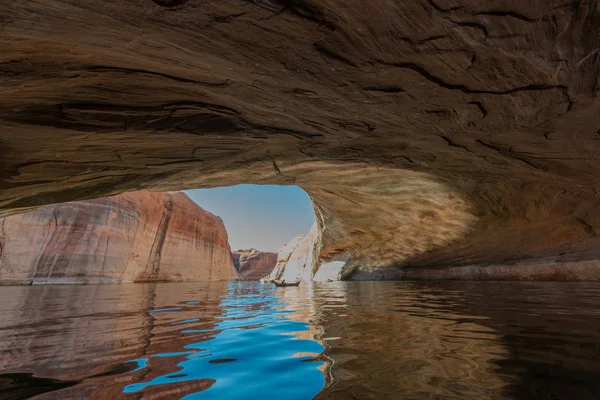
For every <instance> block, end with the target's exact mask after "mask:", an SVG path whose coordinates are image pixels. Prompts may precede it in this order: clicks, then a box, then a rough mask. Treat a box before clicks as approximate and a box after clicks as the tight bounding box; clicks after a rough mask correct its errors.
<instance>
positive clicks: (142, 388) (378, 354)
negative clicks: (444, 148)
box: [0, 282, 600, 400]
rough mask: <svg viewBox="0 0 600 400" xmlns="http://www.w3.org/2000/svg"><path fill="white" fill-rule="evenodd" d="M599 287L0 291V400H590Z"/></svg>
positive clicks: (599, 382) (595, 394)
mask: <svg viewBox="0 0 600 400" xmlns="http://www.w3.org/2000/svg"><path fill="white" fill-rule="evenodd" d="M599 304H600V284H597V283H526V282H433V283H432V282H429V283H422V282H419V283H415V282H335V283H313V284H309V283H306V284H303V285H301V286H300V287H298V288H276V287H274V286H272V285H262V284H258V283H237V282H236V283H161V284H131V285H114V286H111V285H107V286H33V287H0V399H11V400H13V399H27V398H36V399H61V400H63V399H111V400H116V399H152V400H154V399H179V398H183V399H186V400H192V399H311V398H315V397H316V398H319V399H496V398H498V399H499V398H512V399H535V398H539V399H563V398H564V399H567V398H568V399H600V308H599Z"/></svg>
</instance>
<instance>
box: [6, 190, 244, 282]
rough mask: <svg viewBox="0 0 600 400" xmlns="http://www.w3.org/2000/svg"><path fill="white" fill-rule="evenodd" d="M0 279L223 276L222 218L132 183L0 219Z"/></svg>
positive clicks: (228, 262)
mask: <svg viewBox="0 0 600 400" xmlns="http://www.w3.org/2000/svg"><path fill="white" fill-rule="evenodd" d="M0 244H1V248H2V252H1V254H0V284H31V283H34V284H38V283H121V282H140V281H192V280H229V279H232V278H236V277H237V272H236V271H235V270H234V269H233V266H232V265H233V264H232V259H231V251H230V248H229V244H228V241H227V232H226V230H225V226H224V225H223V221H222V220H221V219H220V218H219V217H217V216H215V215H213V214H210V213H209V212H206V211H204V210H203V209H201V208H200V207H199V206H198V205H196V204H195V203H194V202H193V201H192V200H190V199H189V198H188V197H187V196H186V195H185V194H183V193H177V192H176V193H173V192H170V193H158V192H148V191H139V192H132V193H125V194H122V195H118V196H111V197H106V198H101V199H96V200H88V201H78V202H71V203H63V204H55V205H47V206H44V207H41V208H39V209H37V210H35V211H31V212H28V213H24V214H19V215H13V216H10V217H5V218H2V219H0Z"/></svg>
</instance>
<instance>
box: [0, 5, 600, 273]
mask: <svg viewBox="0 0 600 400" xmlns="http://www.w3.org/2000/svg"><path fill="white" fill-rule="evenodd" d="M115 16H118V17H115ZM599 32H600V9H599V8H598V4H597V2H579V1H577V2H570V3H565V2H562V1H559V0H544V1H532V0H526V1H512V0H506V1H500V2H493V4H492V2H489V1H486V0H473V1H462V0H408V1H400V0H390V1H368V2H365V1H363V0H349V1H331V0H295V1H283V0H272V1H262V0H256V1H237V0H236V1H234V0H225V1H221V0H218V1H217V0H189V1H178V2H166V1H163V2H159V1H157V2H152V1H148V0H132V1H128V2H123V1H118V0H107V1H102V2H90V3H86V4H81V2H77V1H74V0H56V1H51V2H46V1H44V2H43V1H36V0H25V1H19V2H6V4H4V5H3V7H2V13H1V15H0V47H1V48H2V49H3V50H2V53H1V54H0V74H1V76H0V77H1V79H0V88H1V89H2V90H1V91H0V163H1V173H0V184H1V189H2V190H1V191H0V212H2V213H3V214H12V213H18V212H22V211H24V210H27V209H31V208H35V207H39V206H41V205H44V204H48V203H57V202H63V201H72V200H77V199H86V198H95V197H100V196H106V195H110V194H116V193H122V192H127V191H132V190H138V189H140V188H147V189H157V190H179V189H184V188H198V187H215V186H224V185H233V184H239V183H255V184H281V185H299V186H300V187H302V188H304V189H305V190H306V191H307V192H308V193H309V194H310V196H311V198H312V199H313V202H314V205H315V212H316V214H317V216H318V220H317V222H318V225H317V229H318V230H319V243H318V246H317V247H318V254H317V255H316V256H315V257H314V258H313V259H314V260H315V262H314V263H313V264H311V265H310V266H309V269H311V270H312V272H311V273H310V274H309V275H312V274H314V273H315V271H316V270H318V268H319V265H320V264H322V263H327V262H330V261H335V259H336V257H337V258H340V259H343V260H344V267H343V269H342V271H341V274H342V276H344V277H348V278H350V277H352V276H353V275H354V274H355V273H356V274H357V275H356V276H357V277H359V276H360V278H361V279H362V278H363V277H367V278H368V276H369V275H372V276H373V277H380V276H385V278H386V279H394V278H403V277H407V276H408V275H407V273H408V272H406V271H408V270H410V271H413V270H415V269H431V270H433V269H435V270H437V271H438V272H439V271H440V268H454V267H457V268H463V267H466V268H474V266H477V267H479V266H486V265H487V266H494V265H500V266H502V265H515V263H517V264H518V263H520V262H522V261H524V260H528V262H532V261H536V260H540V262H542V260H543V262H544V263H546V265H548V266H550V267H551V268H557V269H560V268H563V267H565V266H568V265H572V263H586V265H587V266H590V268H595V269H598V268H600V264H599V263H598V261H597V260H599V259H600V236H599V235H598V231H599V229H600V211H599V210H600V207H599V206H600V174H599V172H600V164H599V162H598V158H599V154H600V140H598V139H599V137H600V136H599V133H598V132H600V131H599V129H600V101H599V100H598V96H597V93H598V90H599V84H598V82H599V80H598V76H599V74H600V51H599V50H598V41H599V35H600V33H599ZM378 268H381V269H382V270H379V269H378ZM384 268H387V269H384ZM586 268H588V267H586ZM571 270H572V271H576V269H571ZM465 271H468V270H465ZM487 271H488V272H489V273H490V274H491V273H492V271H494V269H488V270H487ZM497 271H499V270H497ZM443 275H444V274H440V273H435V274H434V273H432V275H430V276H432V277H433V276H440V277H441V276H443ZM582 276H583V275H582ZM589 276H591V275H589V274H587V273H586V275H585V277H586V279H587V278H588V277H589Z"/></svg>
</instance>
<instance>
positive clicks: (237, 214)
mask: <svg viewBox="0 0 600 400" xmlns="http://www.w3.org/2000/svg"><path fill="white" fill-rule="evenodd" d="M184 193H185V194H187V195H188V196H189V197H190V198H191V199H192V200H193V201H194V202H195V203H196V204H198V205H199V206H200V207H202V208H203V209H205V210H206V211H209V212H211V213H213V214H215V215H217V216H219V217H220V218H221V219H222V220H223V223H224V224H225V228H226V229H227V234H228V237H229V243H230V246H231V249H232V250H234V251H235V250H238V249H240V250H241V249H252V248H253V249H257V250H260V251H265V252H272V253H277V252H279V250H280V249H281V248H282V247H283V246H284V245H286V244H287V243H288V242H290V241H291V240H292V239H294V238H295V237H297V236H299V235H302V234H306V233H308V232H309V231H310V229H311V227H312V225H313V224H314V222H315V213H314V209H313V205H312V201H311V199H310V197H309V195H308V194H307V193H306V192H305V191H304V190H303V189H301V188H300V187H298V186H293V185H290V186H285V185H254V184H240V185H234V186H223V187H216V188H209V189H192V190H186V191H184Z"/></svg>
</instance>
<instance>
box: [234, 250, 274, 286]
mask: <svg viewBox="0 0 600 400" xmlns="http://www.w3.org/2000/svg"><path fill="white" fill-rule="evenodd" d="M276 263H277V253H269V252H264V251H259V250H256V249H247V250H237V251H234V252H233V265H234V266H235V268H236V269H237V271H238V272H239V274H240V276H241V277H242V278H243V279H244V280H245V281H257V280H259V279H260V278H261V277H262V276H263V275H268V274H270V273H271V271H273V268H275V264H276Z"/></svg>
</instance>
